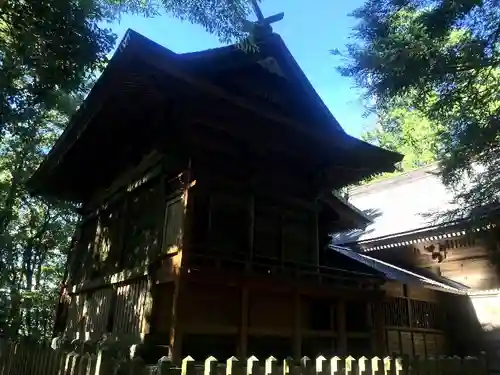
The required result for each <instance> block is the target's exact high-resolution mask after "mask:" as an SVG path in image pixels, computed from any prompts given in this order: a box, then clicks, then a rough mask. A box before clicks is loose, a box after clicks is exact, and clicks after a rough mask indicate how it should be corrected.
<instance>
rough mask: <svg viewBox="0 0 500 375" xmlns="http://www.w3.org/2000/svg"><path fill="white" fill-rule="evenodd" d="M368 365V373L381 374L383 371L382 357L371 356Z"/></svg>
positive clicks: (372, 374)
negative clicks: (369, 368)
mask: <svg viewBox="0 0 500 375" xmlns="http://www.w3.org/2000/svg"><path fill="white" fill-rule="evenodd" d="M370 365H371V369H372V372H371V374H370V375H382V374H383V373H384V364H383V363H382V359H381V358H380V357H377V356H375V357H373V358H372V359H371V360H370Z"/></svg>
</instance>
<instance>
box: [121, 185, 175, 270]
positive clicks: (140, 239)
mask: <svg viewBox="0 0 500 375" xmlns="http://www.w3.org/2000/svg"><path fill="white" fill-rule="evenodd" d="M162 197H163V193H162V185H161V184H159V183H156V184H149V183H148V184H147V185H144V186H141V188H140V189H137V190H136V191H134V192H133V193H132V194H131V195H130V197H129V198H128V200H127V210H126V215H127V224H126V226H125V233H124V251H123V255H124V259H123V266H124V268H133V267H136V266H139V265H144V264H147V263H151V262H152V261H154V260H155V259H156V257H157V256H158V251H159V248H160V247H159V246H160V243H161V232H162V227H163V222H164V220H163V218H164V207H165V206H164V205H163V199H162Z"/></svg>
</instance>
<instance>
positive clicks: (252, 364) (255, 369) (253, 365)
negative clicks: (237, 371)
mask: <svg viewBox="0 0 500 375" xmlns="http://www.w3.org/2000/svg"><path fill="white" fill-rule="evenodd" d="M258 374H259V360H258V359H257V357H256V356H254V355H253V356H251V357H250V358H248V359H247V375H258Z"/></svg>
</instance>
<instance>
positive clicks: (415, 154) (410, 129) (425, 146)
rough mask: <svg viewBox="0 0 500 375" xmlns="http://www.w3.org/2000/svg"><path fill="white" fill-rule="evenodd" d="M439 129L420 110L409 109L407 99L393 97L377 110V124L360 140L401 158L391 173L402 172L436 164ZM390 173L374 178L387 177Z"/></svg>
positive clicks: (409, 105)
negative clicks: (397, 153) (396, 154)
mask: <svg viewBox="0 0 500 375" xmlns="http://www.w3.org/2000/svg"><path fill="white" fill-rule="evenodd" d="M438 132H439V126H438V124H436V123H435V122H432V121H430V120H429V119H428V118H427V117H426V115H425V113H422V111H421V110H419V109H416V108H412V107H411V104H410V103H409V99H408V98H405V99H403V98H395V99H394V100H392V101H391V102H390V103H388V105H386V106H385V108H383V109H382V108H379V111H378V113H377V124H376V126H375V128H374V129H372V130H368V131H366V132H365V133H364V134H362V136H361V138H362V139H363V140H365V141H367V142H370V143H373V144H376V145H378V146H380V147H383V148H386V149H388V150H392V151H395V152H399V153H401V154H403V155H404V158H403V160H402V162H401V163H400V165H398V166H397V171H396V172H395V173H401V172H406V171H409V170H412V169H415V168H419V167H422V166H425V165H428V164H430V163H432V162H435V161H436V158H437V156H438V149H439V144H438V141H439V139H438ZM391 175H393V173H388V174H384V175H382V176H377V177H375V178H376V179H377V178H385V177H390V176H391Z"/></svg>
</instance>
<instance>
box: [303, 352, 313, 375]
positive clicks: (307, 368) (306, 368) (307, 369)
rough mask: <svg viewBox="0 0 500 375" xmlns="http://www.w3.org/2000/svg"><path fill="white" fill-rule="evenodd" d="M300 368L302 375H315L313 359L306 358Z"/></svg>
mask: <svg viewBox="0 0 500 375" xmlns="http://www.w3.org/2000/svg"><path fill="white" fill-rule="evenodd" d="M300 367H301V374H302V375H312V373H313V366H312V361H311V358H309V357H307V356H304V357H302V358H301V359H300Z"/></svg>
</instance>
